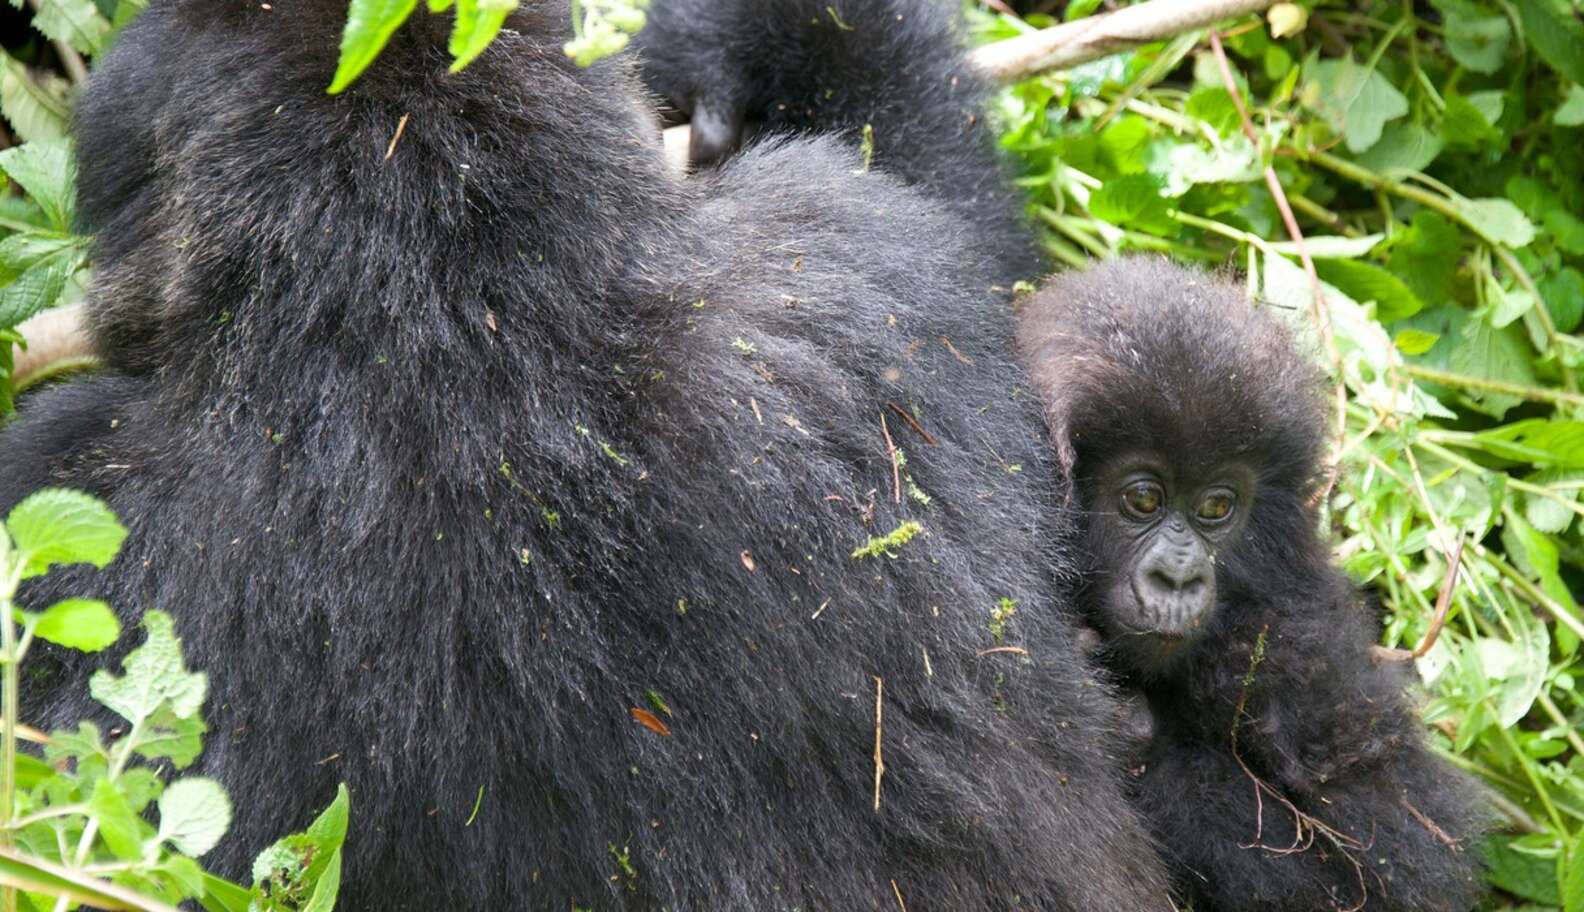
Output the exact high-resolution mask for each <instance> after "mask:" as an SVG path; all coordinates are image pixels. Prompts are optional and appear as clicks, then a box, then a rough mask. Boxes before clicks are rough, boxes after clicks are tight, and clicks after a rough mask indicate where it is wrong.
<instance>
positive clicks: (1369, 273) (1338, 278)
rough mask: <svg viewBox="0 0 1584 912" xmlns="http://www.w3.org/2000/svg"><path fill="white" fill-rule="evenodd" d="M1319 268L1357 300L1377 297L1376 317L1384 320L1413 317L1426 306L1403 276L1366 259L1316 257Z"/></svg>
mask: <svg viewBox="0 0 1584 912" xmlns="http://www.w3.org/2000/svg"><path fill="white" fill-rule="evenodd" d="M1372 246H1373V245H1372ZM1315 271H1316V272H1318V273H1319V274H1320V278H1322V279H1325V280H1326V281H1327V282H1329V283H1331V284H1332V285H1335V286H1336V287H1337V288H1340V289H1341V290H1342V291H1343V292H1344V293H1346V294H1347V296H1348V297H1350V298H1352V299H1353V300H1355V301H1358V302H1359V303H1361V304H1363V303H1368V302H1370V301H1374V302H1375V316H1376V319H1378V320H1380V321H1381V322H1382V323H1390V322H1391V321H1393V320H1401V319H1404V318H1406V317H1411V316H1413V315H1414V314H1416V313H1418V312H1419V311H1421V310H1423V309H1424V302H1423V301H1420V300H1419V298H1418V297H1416V296H1415V295H1414V293H1413V291H1412V290H1410V289H1409V288H1408V286H1407V285H1405V284H1404V283H1403V281H1402V280H1401V279H1399V278H1397V277H1396V276H1394V275H1392V274H1391V273H1390V272H1387V271H1386V270H1385V269H1382V268H1381V267H1379V266H1376V265H1375V264H1374V263H1371V262H1368V261H1366V260H1355V259H1321V260H1316V261H1315Z"/></svg>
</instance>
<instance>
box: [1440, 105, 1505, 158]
mask: <svg viewBox="0 0 1584 912" xmlns="http://www.w3.org/2000/svg"><path fill="white" fill-rule="evenodd" d="M1487 107H1489V105H1488V104H1487ZM1497 113H1498V114H1499V113H1500V112H1497ZM1502 138H1503V137H1502V133H1501V131H1500V130H1498V129H1496V127H1495V126H1494V125H1493V123H1492V121H1491V118H1490V116H1489V113H1488V111H1487V110H1485V109H1482V108H1481V107H1480V106H1479V105H1476V104H1475V103H1474V102H1473V101H1471V100H1470V99H1468V98H1466V97H1464V96H1462V95H1459V94H1457V93H1456V92H1448V93H1447V94H1446V109H1445V110H1443V111H1442V112H1441V139H1442V140H1443V141H1445V142H1446V144H1447V145H1449V146H1458V147H1463V148H1470V149H1472V148H1478V147H1479V146H1481V145H1482V144H1486V143H1490V144H1495V143H1499V142H1501V141H1502Z"/></svg>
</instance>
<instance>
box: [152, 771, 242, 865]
mask: <svg viewBox="0 0 1584 912" xmlns="http://www.w3.org/2000/svg"><path fill="white" fill-rule="evenodd" d="M159 812H160V821H159V840H160V841H161V842H169V843H170V844H171V845H173V846H175V847H176V850H177V851H178V852H181V853H182V854H184V855H188V856H191V857H193V858H197V857H200V856H202V855H203V854H204V853H206V852H208V851H209V850H210V849H212V848H214V847H215V844H216V843H218V842H219V841H220V837H222V836H224V835H225V833H226V830H227V829H228V828H229V827H230V826H231V799H229V798H227V797H226V793H225V789H223V788H221V787H220V783H218V782H216V781H214V780H213V779H205V778H201V777H190V778H187V779H178V780H177V781H175V782H172V783H171V784H170V785H169V786H166V788H165V793H164V794H163V795H161V796H160V799H159Z"/></svg>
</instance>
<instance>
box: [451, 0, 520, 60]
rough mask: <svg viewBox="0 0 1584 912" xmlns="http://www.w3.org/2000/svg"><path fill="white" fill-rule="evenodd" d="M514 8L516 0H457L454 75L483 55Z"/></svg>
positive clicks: (453, 34)
mask: <svg viewBox="0 0 1584 912" xmlns="http://www.w3.org/2000/svg"><path fill="white" fill-rule="evenodd" d="M515 9H517V0H456V24H455V25H453V26H452V27H451V42H450V51H451V56H452V58H453V61H452V63H451V72H453V73H456V72H459V71H460V70H461V69H462V68H463V67H465V66H467V65H468V64H470V63H472V62H473V60H474V59H475V58H477V57H478V55H480V54H482V53H484V49H485V48H487V47H489V45H490V42H491V41H494V40H495V36H496V35H498V34H500V30H501V26H502V25H505V24H506V17H507V16H509V15H511V13H512V11H513V10H515Z"/></svg>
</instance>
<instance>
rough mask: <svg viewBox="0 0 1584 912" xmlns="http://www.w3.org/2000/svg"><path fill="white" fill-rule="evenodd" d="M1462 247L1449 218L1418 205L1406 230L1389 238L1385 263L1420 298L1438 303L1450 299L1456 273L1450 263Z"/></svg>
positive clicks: (1431, 302) (1428, 302)
mask: <svg viewBox="0 0 1584 912" xmlns="http://www.w3.org/2000/svg"><path fill="white" fill-rule="evenodd" d="M1461 247H1462V235H1461V234H1459V233H1458V230H1457V228H1456V227H1454V226H1453V224H1452V222H1450V221H1448V220H1447V219H1446V217H1444V216H1442V215H1441V214H1440V213H1438V212H1431V211H1430V210H1428V209H1421V210H1419V211H1418V212H1416V213H1414V217H1413V221H1412V222H1410V223H1409V225H1408V228H1407V230H1405V231H1400V232H1398V234H1397V236H1396V237H1395V238H1393V239H1392V249H1391V254H1390V255H1389V256H1388V257H1387V259H1386V266H1387V268H1388V269H1390V270H1391V271H1392V274H1393V275H1395V276H1397V277H1398V278H1400V279H1402V280H1403V282H1404V284H1406V285H1407V286H1408V287H1409V288H1411V289H1413V293H1414V295H1415V296H1417V297H1418V298H1419V300H1421V301H1423V302H1425V303H1426V304H1427V305H1430V306H1432V307H1434V306H1438V305H1441V304H1445V303H1447V302H1449V301H1451V300H1453V297H1454V281H1455V279H1456V277H1457V272H1456V270H1455V269H1454V268H1453V266H1454V264H1456V263H1457V261H1458V258H1459V256H1460V253H1461Z"/></svg>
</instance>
